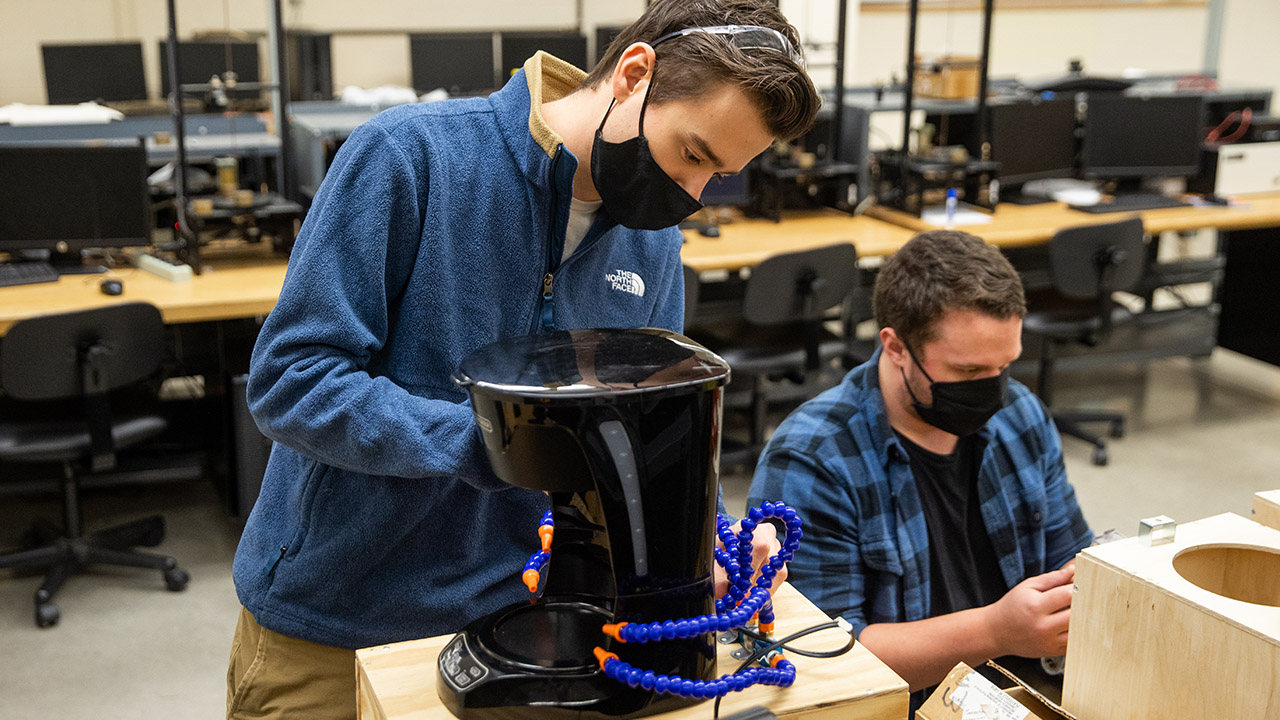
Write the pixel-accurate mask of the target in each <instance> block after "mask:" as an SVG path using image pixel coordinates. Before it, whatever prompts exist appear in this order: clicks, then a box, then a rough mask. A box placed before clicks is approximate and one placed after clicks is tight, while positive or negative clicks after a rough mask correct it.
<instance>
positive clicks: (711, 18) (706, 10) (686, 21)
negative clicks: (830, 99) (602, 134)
mask: <svg viewBox="0 0 1280 720" xmlns="http://www.w3.org/2000/svg"><path fill="white" fill-rule="evenodd" d="M715 25H759V26H762V27H767V28H772V29H774V30H777V31H778V32H780V33H782V34H783V36H784V37H786V38H787V40H788V41H789V42H790V43H791V46H792V48H794V49H795V51H796V53H797V54H800V53H801V52H802V50H801V46H800V36H799V34H798V33H797V32H796V29H795V28H794V27H792V26H791V24H790V23H788V22H787V19H786V18H785V17H783V16H782V12H781V11H779V10H778V8H777V7H776V4H775V3H771V2H768V1H767V0H692V1H691V0H656V1H655V2H654V3H653V4H652V5H650V6H649V8H648V9H647V10H645V12H644V14H643V15H641V16H640V19H639V20H636V21H635V22H633V23H631V24H630V25H629V26H627V28H626V29H625V30H623V31H622V32H621V33H619V34H618V36H617V37H616V38H615V39H614V40H613V42H612V43H610V44H609V49H608V50H606V51H605V53H604V57H602V58H601V59H600V62H599V64H597V65H596V66H595V69H593V70H592V71H591V74H590V75H588V76H587V79H586V80H585V81H584V82H583V84H582V86H583V87H584V88H587V89H594V88H596V87H598V86H599V85H600V83H602V82H604V81H605V80H607V79H608V78H609V77H610V75H612V74H613V70H614V68H615V67H617V65H618V60H620V59H621V58H622V53H623V52H625V51H626V49H627V48H628V47H630V46H631V45H632V44H634V43H637V42H644V43H652V42H653V41H655V40H657V39H658V38H660V37H662V36H663V35H666V34H667V33H672V32H676V31H678V30H685V29H688V28H695V27H711V26H715ZM654 52H655V53H656V56H657V60H656V62H655V63H654V73H655V75H656V74H657V72H658V70H659V69H661V71H662V73H661V74H662V81H661V82H656V83H654V85H653V97H652V98H651V100H652V101H653V102H654V103H663V102H667V101H670V100H690V99H694V98H699V97H702V96H703V95H704V94H705V93H706V92H707V91H708V90H710V89H711V88H712V86H713V85H714V84H715V83H723V84H726V85H730V86H733V87H736V88H738V89H739V90H741V91H742V92H743V93H744V94H746V96H747V97H748V98H750V99H751V101H752V103H754V104H755V106H756V108H757V109H758V110H759V111H760V115H761V118H762V120H763V121H764V124H765V126H766V127H768V128H769V132H771V133H772V134H773V135H774V137H776V138H778V139H780V140H791V139H793V138H797V137H799V136H801V135H803V134H804V133H805V132H807V131H808V130H809V128H810V126H812V125H813V118H814V116H815V115H817V113H818V104H819V98H818V91H817V90H816V89H815V88H814V86H813V81H812V80H810V79H809V75H808V74H807V73H806V72H805V70H804V67H802V66H801V65H800V64H798V63H797V62H795V61H794V60H792V59H791V58H789V57H787V55H786V54H784V53H781V52H778V51H775V50H763V49H748V50H740V49H738V48H737V47H735V46H734V45H733V44H732V42H731V40H730V39H729V38H728V37H725V36H722V35H712V34H709V33H690V34H688V35H684V36H681V37H675V38H671V39H670V40H666V41H664V42H663V43H662V44H661V45H659V46H658V47H657V48H655V49H654ZM668 61H669V62H668Z"/></svg>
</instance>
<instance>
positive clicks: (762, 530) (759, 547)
mask: <svg viewBox="0 0 1280 720" xmlns="http://www.w3.org/2000/svg"><path fill="white" fill-rule="evenodd" d="M732 529H733V533H734V534H735V535H736V534H738V532H739V531H741V530H742V521H741V520H739V521H738V522H737V523H735V524H734V525H733V528H732ZM716 544H717V545H719V544H720V542H719V540H717V541H716ZM721 547H723V546H721ZM751 550H752V552H751V566H752V567H754V568H756V573H755V575H754V576H752V578H751V581H752V582H753V583H754V582H755V579H756V578H757V577H759V576H760V567H761V566H762V565H764V563H765V561H767V560H768V559H769V558H770V557H771V556H773V555H777V554H778V551H780V550H782V543H781V541H779V540H778V531H777V529H776V528H775V527H774V526H773V523H769V522H762V523H760V524H759V525H757V526H756V530H755V532H754V533H752V537H751ZM712 569H713V571H714V577H715V581H716V590H715V596H716V597H720V596H722V595H724V594H725V593H726V592H728V591H729V578H728V576H726V575H725V572H724V568H722V567H720V564H719V563H715V564H714V567H713V568H712ZM786 579H787V567H786V566H785V565H784V566H782V569H781V570H779V571H778V574H777V575H775V576H774V578H773V585H772V586H770V587H769V593H770V594H772V593H774V592H776V591H777V589H778V588H779V587H780V586H781V585H782V581H783V580H786Z"/></svg>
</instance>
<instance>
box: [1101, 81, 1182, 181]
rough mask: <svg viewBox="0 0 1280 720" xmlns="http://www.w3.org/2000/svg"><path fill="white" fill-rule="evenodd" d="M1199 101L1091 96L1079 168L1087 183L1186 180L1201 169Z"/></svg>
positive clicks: (1127, 96) (1130, 96)
mask: <svg viewBox="0 0 1280 720" xmlns="http://www.w3.org/2000/svg"><path fill="white" fill-rule="evenodd" d="M1203 115H1204V98H1202V97H1200V96H1199V95H1190V96H1164V97H1144V96H1137V95H1119V94H1109V93H1102V94H1099V93H1091V94H1090V95H1089V97H1088V98H1087V106H1086V111H1085V122H1084V149H1083V152H1082V154H1081V166H1082V170H1083V173H1084V175H1085V177H1089V178H1116V179H1123V178H1141V177H1150V176H1177V175H1191V174H1194V173H1195V172H1197V171H1198V170H1199V168H1200V141H1201V139H1202V137H1203V132H1204V117H1203Z"/></svg>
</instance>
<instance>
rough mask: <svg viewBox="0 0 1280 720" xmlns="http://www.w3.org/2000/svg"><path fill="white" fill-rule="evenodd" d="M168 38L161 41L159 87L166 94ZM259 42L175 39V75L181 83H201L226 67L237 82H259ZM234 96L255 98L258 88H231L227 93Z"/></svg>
mask: <svg viewBox="0 0 1280 720" xmlns="http://www.w3.org/2000/svg"><path fill="white" fill-rule="evenodd" d="M168 45H169V42H168V41H167V40H161V41H160V88H161V94H162V95H164V96H168V94H169V56H168V54H167V53H168ZM258 62H259V61H258V43H256V42H232V43H226V42H222V41H213V40H210V41H191V40H180V41H178V72H179V73H181V74H182V76H181V77H180V78H178V80H179V82H180V84H182V85H203V84H206V83H208V82H209V78H211V77H213V76H214V75H217V76H219V77H221V76H222V75H223V73H225V72H227V71H228V70H231V71H234V72H235V74H236V81H237V82H242V83H256V82H261V81H260V80H259V78H260V77H261V76H260V74H259V69H258ZM227 96H228V97H233V98H258V97H261V91H259V90H232V91H228V92H227Z"/></svg>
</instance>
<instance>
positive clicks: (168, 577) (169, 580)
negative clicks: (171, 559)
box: [164, 568, 191, 592]
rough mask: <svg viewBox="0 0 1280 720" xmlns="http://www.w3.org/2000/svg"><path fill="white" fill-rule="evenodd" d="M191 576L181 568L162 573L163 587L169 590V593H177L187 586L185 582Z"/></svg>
mask: <svg viewBox="0 0 1280 720" xmlns="http://www.w3.org/2000/svg"><path fill="white" fill-rule="evenodd" d="M190 579H191V576H190V575H188V574H187V571H186V570H183V569H182V568H173V569H172V570H165V571H164V585H165V587H167V588H169V590H170V592H178V591H180V590H182V589H183V588H185V587H186V586H187V581H188V580H190Z"/></svg>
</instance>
